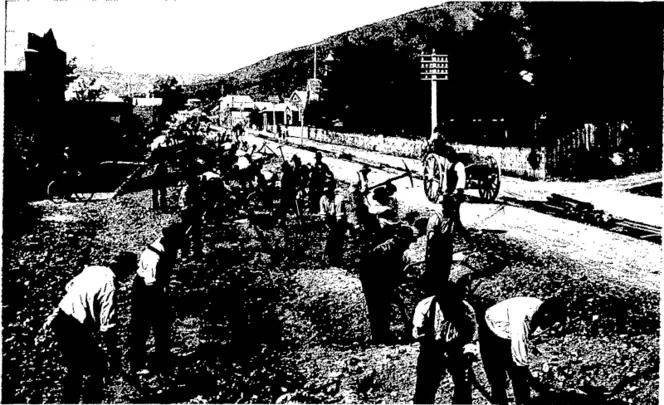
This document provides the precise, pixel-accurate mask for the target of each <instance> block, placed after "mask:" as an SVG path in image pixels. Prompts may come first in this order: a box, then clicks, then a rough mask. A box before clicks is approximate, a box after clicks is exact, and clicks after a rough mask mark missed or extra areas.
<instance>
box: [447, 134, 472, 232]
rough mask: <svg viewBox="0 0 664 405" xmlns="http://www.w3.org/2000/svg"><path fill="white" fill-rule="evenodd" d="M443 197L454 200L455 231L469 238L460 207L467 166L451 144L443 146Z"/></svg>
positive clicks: (452, 216)
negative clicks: (462, 220)
mask: <svg viewBox="0 0 664 405" xmlns="http://www.w3.org/2000/svg"><path fill="white" fill-rule="evenodd" d="M441 156H442V157H443V158H444V159H443V190H442V191H443V198H445V199H450V200H451V202H452V205H451V208H452V215H451V218H452V219H453V232H458V233H460V234H461V235H462V236H463V237H464V238H466V240H468V231H467V230H466V228H465V227H464V226H463V224H462V223H461V216H460V212H459V210H460V208H461V203H462V202H463V201H464V198H465V197H464V193H465V189H466V166H465V165H464V164H463V162H461V160H460V159H459V154H458V153H457V152H456V150H454V148H453V147H452V146H450V145H447V146H445V147H444V148H443V154H442V155H441Z"/></svg>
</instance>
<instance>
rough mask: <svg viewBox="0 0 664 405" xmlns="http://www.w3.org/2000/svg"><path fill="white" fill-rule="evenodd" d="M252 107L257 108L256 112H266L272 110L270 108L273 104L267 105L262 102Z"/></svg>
mask: <svg viewBox="0 0 664 405" xmlns="http://www.w3.org/2000/svg"><path fill="white" fill-rule="evenodd" d="M254 105H255V106H256V108H258V111H263V110H268V109H270V108H272V106H273V105H274V104H272V103H267V102H264V101H256V102H255V103H254Z"/></svg>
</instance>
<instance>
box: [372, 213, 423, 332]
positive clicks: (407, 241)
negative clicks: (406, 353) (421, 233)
mask: <svg viewBox="0 0 664 405" xmlns="http://www.w3.org/2000/svg"><path fill="white" fill-rule="evenodd" d="M416 232H417V230H415V229H413V228H412V227H410V226H405V225H402V226H400V227H399V228H398V229H397V230H396V232H395V235H394V237H392V238H390V239H388V240H387V241H385V242H383V243H381V244H379V245H378V246H376V247H374V248H373V249H371V250H370V251H369V252H368V253H367V254H366V255H365V256H364V258H363V261H362V264H361V267H360V281H361V282H362V290H363V291H364V298H365V300H366V303H367V311H368V318H369V323H370V326H371V341H372V343H374V344H381V343H384V344H389V343H392V342H393V336H392V332H391V330H390V325H391V312H392V311H391V309H392V303H395V302H394V301H395V300H399V299H400V297H399V295H398V292H397V288H398V287H399V285H400V284H401V280H402V279H403V276H404V275H403V269H404V266H405V262H404V252H405V251H406V250H407V249H408V248H409V247H410V245H411V243H413V242H414V241H415V240H416V237H417V234H416ZM396 303H397V304H399V302H396Z"/></svg>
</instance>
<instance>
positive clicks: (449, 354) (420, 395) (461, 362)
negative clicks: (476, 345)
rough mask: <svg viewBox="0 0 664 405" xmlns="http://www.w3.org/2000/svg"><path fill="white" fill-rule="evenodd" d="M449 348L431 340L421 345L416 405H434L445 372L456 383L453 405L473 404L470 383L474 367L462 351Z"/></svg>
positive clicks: (444, 344)
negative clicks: (470, 370)
mask: <svg viewBox="0 0 664 405" xmlns="http://www.w3.org/2000/svg"><path fill="white" fill-rule="evenodd" d="M446 345H448V344H446V343H444V342H442V341H435V340H433V339H432V338H428V339H425V340H423V341H422V342H421V344H420V355H419V357H418V358H417V382H416V383H415V396H414V397H413V403H415V404H433V403H434V401H435V400H436V393H437V392H438V387H439V386H440V380H441V379H442V378H443V375H444V373H445V371H447V372H449V373H450V375H451V376H452V382H453V383H454V394H453V396H452V403H453V404H470V403H472V390H471V386H470V380H469V379H468V373H469V368H470V367H471V364H470V362H469V361H468V359H467V358H465V356H464V355H463V352H462V350H463V348H461V347H458V346H454V347H450V346H449V345H448V346H446Z"/></svg>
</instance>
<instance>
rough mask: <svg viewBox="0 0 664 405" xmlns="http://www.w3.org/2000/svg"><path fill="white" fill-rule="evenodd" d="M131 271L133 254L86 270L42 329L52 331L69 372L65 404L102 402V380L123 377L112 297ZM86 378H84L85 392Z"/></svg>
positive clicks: (114, 304)
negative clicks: (99, 335) (99, 333)
mask: <svg viewBox="0 0 664 405" xmlns="http://www.w3.org/2000/svg"><path fill="white" fill-rule="evenodd" d="M135 268H136V255H135V254H132V253H128V252H126V253H120V254H119V255H117V256H116V257H115V258H114V259H113V261H111V263H110V264H109V265H108V267H104V266H86V267H85V268H84V269H83V271H82V272H81V273H79V274H78V275H77V276H76V277H74V278H73V279H72V280H71V281H70V282H69V283H68V284H67V287H66V290H67V292H66V294H65V296H64V297H63V298H62V300H61V301H60V304H59V305H58V308H57V310H56V312H55V313H54V314H53V315H52V316H51V317H49V319H48V320H47V322H46V324H45V325H44V327H45V328H48V327H50V329H51V330H52V331H53V333H54V335H55V340H56V342H57V345H58V347H59V349H60V351H61V352H62V361H63V363H64V365H65V367H66V369H67V372H66V374H65V378H64V381H63V395H62V402H63V403H68V404H71V403H78V402H79V401H80V400H81V396H82V395H83V398H82V399H83V403H101V402H102V400H103V399H104V398H103V397H104V377H105V376H108V375H109V374H110V375H118V374H122V375H124V370H123V369H122V349H121V346H120V339H119V337H118V332H117V330H118V319H117V294H116V293H117V291H118V290H119V284H118V283H119V282H120V281H122V280H124V279H125V278H126V277H127V276H129V275H130V274H131V271H132V270H133V269H135ZM97 332H101V337H102V340H103V341H104V343H105V346H106V349H107V352H108V357H107V356H106V355H105V354H104V352H103V351H102V350H101V348H100V347H99V344H98V339H97V337H96V336H95V335H96V333H97ZM109 365H110V368H109ZM84 376H87V377H88V378H87V380H86V381H85V391H84V390H83V377H84Z"/></svg>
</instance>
